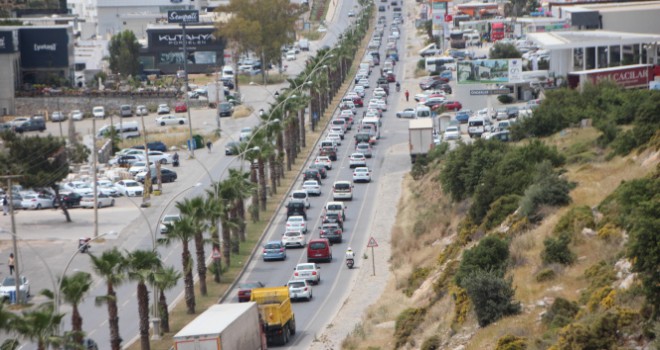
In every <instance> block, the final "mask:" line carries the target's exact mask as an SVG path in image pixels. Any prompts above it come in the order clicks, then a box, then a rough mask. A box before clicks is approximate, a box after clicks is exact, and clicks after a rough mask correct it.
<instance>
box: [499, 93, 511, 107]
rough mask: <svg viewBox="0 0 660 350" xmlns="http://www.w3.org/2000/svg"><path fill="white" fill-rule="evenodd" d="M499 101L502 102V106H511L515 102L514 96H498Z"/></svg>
mask: <svg viewBox="0 0 660 350" xmlns="http://www.w3.org/2000/svg"><path fill="white" fill-rule="evenodd" d="M497 100H498V101H500V103H502V104H505V105H506V104H509V103H511V102H513V96H511V95H499V96H497Z"/></svg>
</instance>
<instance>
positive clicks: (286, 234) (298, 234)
mask: <svg viewBox="0 0 660 350" xmlns="http://www.w3.org/2000/svg"><path fill="white" fill-rule="evenodd" d="M284 235H285V236H287V237H296V236H300V232H296V231H289V232H287V233H285V234H284Z"/></svg>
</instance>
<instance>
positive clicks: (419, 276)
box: [403, 267, 431, 296]
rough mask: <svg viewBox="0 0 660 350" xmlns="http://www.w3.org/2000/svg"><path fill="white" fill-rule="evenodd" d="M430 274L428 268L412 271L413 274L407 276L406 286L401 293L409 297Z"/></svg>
mask: <svg viewBox="0 0 660 350" xmlns="http://www.w3.org/2000/svg"><path fill="white" fill-rule="evenodd" d="M429 273H431V269H430V268H428V267H418V268H415V269H414V270H413V272H412V273H411V274H410V276H408V286H407V287H406V289H405V290H404V291H403V292H404V294H406V295H407V296H411V295H412V294H413V293H414V292H415V291H416V290H417V288H419V286H421V285H422V283H424V281H425V280H426V278H427V277H428V276H429Z"/></svg>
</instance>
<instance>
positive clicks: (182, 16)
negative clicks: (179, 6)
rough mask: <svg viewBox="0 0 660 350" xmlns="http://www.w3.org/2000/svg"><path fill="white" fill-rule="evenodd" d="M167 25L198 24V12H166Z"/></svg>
mask: <svg viewBox="0 0 660 350" xmlns="http://www.w3.org/2000/svg"><path fill="white" fill-rule="evenodd" d="M167 23H199V11H197V10H175V11H167Z"/></svg>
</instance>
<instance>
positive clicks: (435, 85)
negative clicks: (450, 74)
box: [419, 79, 451, 93]
mask: <svg viewBox="0 0 660 350" xmlns="http://www.w3.org/2000/svg"><path fill="white" fill-rule="evenodd" d="M445 85H447V81H446V80H438V79H427V80H424V81H422V82H421V83H419V87H420V88H421V89H422V90H430V89H442V90H444V91H445V92H447V90H445V89H443V86H445ZM448 93H451V92H448Z"/></svg>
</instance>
